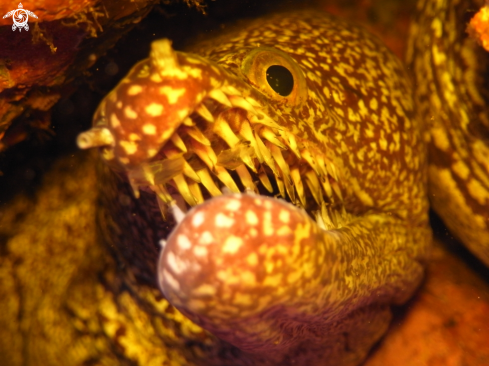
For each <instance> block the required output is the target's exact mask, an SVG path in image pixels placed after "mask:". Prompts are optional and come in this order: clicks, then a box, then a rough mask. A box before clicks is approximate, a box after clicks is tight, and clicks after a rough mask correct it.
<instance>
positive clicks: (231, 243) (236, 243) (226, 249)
mask: <svg viewBox="0 0 489 366" xmlns="http://www.w3.org/2000/svg"><path fill="white" fill-rule="evenodd" d="M242 245H243V239H241V238H240V237H238V236H234V235H231V236H230V237H228V238H227V239H226V241H225V242H224V246H223V247H222V252H223V253H229V254H234V253H236V252H237V251H238V250H239V248H241V246H242Z"/></svg>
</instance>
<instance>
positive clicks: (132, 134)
mask: <svg viewBox="0 0 489 366" xmlns="http://www.w3.org/2000/svg"><path fill="white" fill-rule="evenodd" d="M129 140H131V141H140V140H141V137H139V135H137V134H135V133H130V134H129Z"/></svg>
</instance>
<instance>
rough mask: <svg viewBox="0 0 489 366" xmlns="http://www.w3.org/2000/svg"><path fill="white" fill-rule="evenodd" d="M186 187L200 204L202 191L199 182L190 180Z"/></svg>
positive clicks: (202, 197) (202, 198) (202, 200)
mask: <svg viewBox="0 0 489 366" xmlns="http://www.w3.org/2000/svg"><path fill="white" fill-rule="evenodd" d="M199 182H200V178H199ZM188 188H189V189H190V193H192V196H194V198H195V201H196V202H197V204H201V203H202V202H204V196H202V191H201V190H200V187H199V183H197V182H190V183H189V184H188Z"/></svg>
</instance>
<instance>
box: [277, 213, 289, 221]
mask: <svg viewBox="0 0 489 366" xmlns="http://www.w3.org/2000/svg"><path fill="white" fill-rule="evenodd" d="M278 218H279V220H280V221H282V222H283V223H284V224H288V223H289V220H290V212H289V211H287V210H280V213H279V214H278Z"/></svg>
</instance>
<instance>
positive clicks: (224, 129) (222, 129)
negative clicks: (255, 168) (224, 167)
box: [213, 115, 240, 148]
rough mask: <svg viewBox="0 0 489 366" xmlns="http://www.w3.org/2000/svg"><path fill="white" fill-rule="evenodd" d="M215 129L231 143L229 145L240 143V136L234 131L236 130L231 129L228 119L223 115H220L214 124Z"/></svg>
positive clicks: (233, 145)
mask: <svg viewBox="0 0 489 366" xmlns="http://www.w3.org/2000/svg"><path fill="white" fill-rule="evenodd" d="M213 131H214V132H215V133H216V134H217V135H218V136H219V137H220V138H222V139H223V140H224V141H226V143H227V144H228V145H229V147H231V148H232V147H235V146H236V145H238V144H239V142H240V140H239V138H238V136H236V134H235V133H234V131H233V130H232V129H231V127H230V126H229V124H228V123H227V121H226V120H225V119H224V118H223V117H222V115H219V117H218V118H217V121H216V123H215V124H214V128H213Z"/></svg>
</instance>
